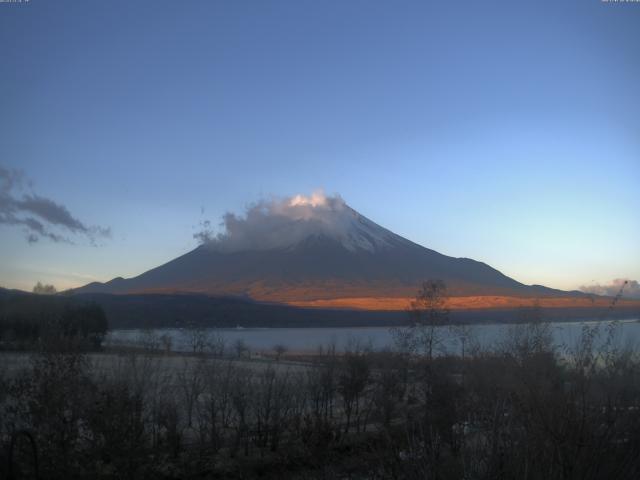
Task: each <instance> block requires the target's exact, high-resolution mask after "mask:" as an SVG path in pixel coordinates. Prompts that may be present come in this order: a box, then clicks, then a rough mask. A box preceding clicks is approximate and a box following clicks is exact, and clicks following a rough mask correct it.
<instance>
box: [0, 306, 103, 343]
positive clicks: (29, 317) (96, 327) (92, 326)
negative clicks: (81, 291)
mask: <svg viewBox="0 0 640 480" xmlns="http://www.w3.org/2000/svg"><path fill="white" fill-rule="evenodd" d="M107 328H108V322H107V317H106V315H105V313H104V310H103V309H102V307H100V306H99V305H98V304H96V303H94V302H87V303H78V302H70V301H69V300H68V299H65V298H60V297H54V296H40V295H31V294H16V295H11V296H6V297H3V298H0V349H4V350H8V349H9V350H21V349H33V348H34V346H35V345H36V344H38V343H39V342H56V341H60V340H64V341H67V342H75V343H78V344H79V345H84V346H85V347H86V348H90V349H97V348H100V346H101V345H102V341H103V339H104V337H105V335H106V333H107Z"/></svg>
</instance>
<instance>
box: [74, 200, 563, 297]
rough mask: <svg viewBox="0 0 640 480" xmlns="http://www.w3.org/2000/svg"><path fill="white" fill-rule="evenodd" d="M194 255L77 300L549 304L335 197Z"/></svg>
mask: <svg viewBox="0 0 640 480" xmlns="http://www.w3.org/2000/svg"><path fill="white" fill-rule="evenodd" d="M225 226H226V231H225V232H224V233H222V234H219V235H217V236H215V237H211V236H209V237H207V241H206V242H205V243H204V244H202V245H200V246H199V247H198V248H196V249H194V250H193V251H191V252H189V253H187V254H185V255H183V256H181V257H178V258H176V259H174V260H172V261H170V262H168V263H166V264H164V265H161V266H159V267H157V268H154V269H151V270H149V271H147V272H145V273H143V274H141V275H139V276H137V277H134V278H130V279H123V278H116V279H113V280H111V281H110V282H107V283H104V284H101V283H92V284H89V285H86V286H84V287H81V288H79V289H77V290H75V292H77V293H115V294H131V293H177V292H192V293H204V294H209V295H233V296H243V297H249V298H252V299H256V300H262V301H273V302H286V303H295V302H301V301H314V300H330V299H345V298H356V297H357V298H376V297H396V298H403V297H411V296H413V295H415V292H416V290H417V288H418V287H419V285H420V283H421V282H423V281H425V280H427V279H431V278H437V279H441V280H443V281H444V282H445V283H446V285H447V289H448V293H449V294H450V295H454V296H485V295H498V296H524V297H533V296H557V295H567V292H561V291H558V290H552V289H548V288H545V287H541V286H526V285H523V284H521V283H519V282H517V281H516V280H513V279H511V278H509V277H507V276H505V275H503V274H502V273H500V272H499V271H498V270H496V269H494V268H492V267H490V266H488V265H486V264H484V263H482V262H478V261H475V260H471V259H468V258H453V257H448V256H446V255H442V254H440V253H438V252H436V251H434V250H430V249H428V248H425V247H422V246H420V245H417V244H415V243H413V242H411V241H409V240H407V239H405V238H403V237H401V236H399V235H396V234H395V233H393V232H391V231H389V230H387V229H385V228H383V227H381V226H379V225H377V224H375V223H374V222H372V221H371V220H369V219H367V218H366V217H364V216H362V215H360V214H359V213H358V212H356V211H355V210H353V209H352V208H350V207H349V206H348V205H346V204H345V203H344V201H342V199H341V198H340V197H324V196H317V197H302V196H297V197H293V198H290V199H285V200H284V201H280V202H272V203H267V204H264V203H263V204H258V205H255V206H253V207H252V208H250V209H249V211H248V212H247V215H246V217H245V218H239V217H236V216H234V215H231V214H228V215H227V216H225Z"/></svg>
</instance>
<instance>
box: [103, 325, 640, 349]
mask: <svg viewBox="0 0 640 480" xmlns="http://www.w3.org/2000/svg"><path fill="white" fill-rule="evenodd" d="M584 325H588V326H589V327H592V328H593V327H597V328H598V330H599V332H600V335H599V337H598V339H597V341H596V346H598V344H599V343H600V344H601V343H602V342H604V341H605V338H606V336H607V332H608V329H607V326H609V325H611V322H586V323H578V322H571V323H568V322H567V323H553V324H551V325H550V328H551V331H552V336H553V341H554V343H555V345H557V346H558V347H569V348H571V347H573V346H575V345H576V342H577V341H578V339H579V337H580V333H581V332H582V328H583V326H584ZM517 328H521V327H518V326H516V325H508V324H489V325H470V326H468V327H467V330H468V333H469V335H468V337H467V338H469V340H467V348H468V347H469V346H471V345H473V344H475V345H477V346H479V347H480V348H482V349H487V348H492V347H495V346H496V345H498V344H499V343H500V342H501V341H504V340H505V339H506V338H508V336H509V335H510V334H512V333H513V331H514V329H517ZM614 331H615V335H614V342H615V345H617V346H618V347H621V348H622V347H631V348H635V347H637V346H638V345H640V319H635V318H634V319H628V320H620V321H617V322H616V328H615V330H614ZM200 332H202V333H203V334H204V337H205V339H214V340H217V341H218V342H219V341H220V339H223V341H224V343H225V344H226V345H227V346H228V348H229V349H232V348H233V345H234V344H236V343H237V342H238V341H243V342H244V344H245V345H246V346H247V347H248V348H249V349H250V350H251V351H252V352H260V351H272V350H273V348H274V347H275V346H276V345H282V346H284V347H286V349H287V350H289V351H297V352H312V351H315V350H317V349H318V347H320V346H325V347H326V346H327V345H335V346H336V348H337V350H339V351H343V350H345V348H348V347H349V346H350V345H351V346H353V345H354V344H358V345H360V346H369V347H371V348H373V349H376V350H380V349H384V348H390V347H392V346H393V337H392V334H391V332H390V330H389V328H386V327H347V328H246V329H243V328H237V329H231V328H215V329H204V330H202V331H200ZM438 332H439V334H440V337H441V338H442V345H443V349H444V351H446V352H448V353H455V352H457V351H458V350H459V349H460V338H459V334H458V333H457V332H456V331H455V329H452V328H450V327H439V329H438ZM162 336H164V338H165V340H166V339H167V338H169V339H170V343H171V349H172V350H174V351H190V350H191V349H192V346H191V342H192V335H191V334H190V333H189V331H187V330H184V329H173V328H162V329H151V330H113V331H111V332H109V334H108V336H107V339H106V344H107V345H111V346H116V345H128V346H136V345H138V346H139V345H141V344H143V343H144V342H145V341H146V340H145V339H149V338H156V339H160V338H161V337H162ZM160 348H162V346H161V345H160Z"/></svg>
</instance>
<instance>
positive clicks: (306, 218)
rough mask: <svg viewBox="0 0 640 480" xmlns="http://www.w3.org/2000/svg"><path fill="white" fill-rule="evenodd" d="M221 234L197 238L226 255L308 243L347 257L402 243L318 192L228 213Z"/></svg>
mask: <svg viewBox="0 0 640 480" xmlns="http://www.w3.org/2000/svg"><path fill="white" fill-rule="evenodd" d="M222 225H223V231H222V232H220V233H218V234H217V235H212V234H210V233H209V232H207V233H206V234H203V233H200V234H197V235H196V236H197V237H198V238H200V239H202V240H203V242H202V243H203V245H205V246H206V247H208V248H211V249H213V250H216V251H220V252H224V253H230V252H237V251H244V250H271V249H283V248H291V247H295V246H296V245H298V244H300V243H301V242H303V241H305V240H308V239H310V238H311V239H313V238H315V239H321V238H326V239H331V240H333V241H336V242H339V243H340V244H341V245H342V246H343V247H344V248H346V249H347V250H350V251H357V250H366V251H369V252H374V251H377V250H380V249H385V248H389V247H391V246H393V245H394V244H397V243H398V242H401V241H406V240H404V239H402V238H401V237H399V236H397V235H395V234H394V233H392V232H390V231H389V230H387V229H385V228H383V227H381V226H379V225H377V224H376V223H374V222H372V221H371V220H369V219H368V218H366V217H364V216H362V215H360V214H359V213H358V212H357V211H355V210H354V209H352V208H351V207H349V206H348V205H347V204H346V203H345V201H344V200H343V199H342V197H340V196H339V195H335V196H327V195H325V194H324V193H323V192H322V191H317V192H314V193H312V194H311V195H309V196H306V195H295V196H292V197H286V198H273V199H271V200H262V201H260V202H258V203H255V204H253V205H250V206H249V207H248V208H247V210H246V212H245V215H244V216H238V215H236V214H234V213H227V214H225V215H224V216H223V223H222Z"/></svg>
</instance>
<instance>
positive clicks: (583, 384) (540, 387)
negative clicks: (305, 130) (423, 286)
mask: <svg viewBox="0 0 640 480" xmlns="http://www.w3.org/2000/svg"><path fill="white" fill-rule="evenodd" d="M434 332H436V331H435V330H433V329H430V328H428V326H427V328H422V327H412V328H406V329H399V330H398V332H397V334H398V335H397V338H398V344H397V348H396V350H395V351H386V352H374V351H371V350H369V349H367V348H363V347H362V346H359V345H357V344H353V345H351V348H350V349H349V350H348V351H346V352H345V353H343V354H338V353H337V352H336V351H335V349H334V348H332V347H327V348H324V349H321V350H319V351H318V352H317V354H316V355H314V356H313V357H312V358H311V359H310V361H309V363H306V364H302V363H286V362H285V363H282V362H268V361H260V362H256V361H246V360H243V361H238V360H231V359H228V358H212V357H210V356H204V355H193V356H190V357H180V356H175V355H171V354H169V355H164V354H160V353H155V354H128V355H122V356H108V357H107V358H106V359H105V358H104V357H101V358H100V362H98V361H97V360H93V361H91V360H90V359H91V357H89V356H87V355H86V354H82V353H79V352H66V353H65V352H61V351H60V350H54V351H52V350H45V351H42V352H41V353H39V354H37V355H34V356H33V358H32V363H31V366H30V367H29V368H28V369H27V370H25V371H23V372H20V373H17V372H13V374H12V373H11V372H5V375H4V378H3V380H2V381H1V382H2V383H1V384H0V438H1V439H2V440H3V442H4V456H5V457H6V458H5V459H4V460H6V461H2V462H0V464H1V465H7V467H6V468H11V469H12V472H13V475H14V476H15V475H16V474H17V473H16V472H20V474H24V475H28V474H32V473H34V470H35V469H36V468H37V469H38V474H39V475H40V478H52V479H55V478H167V479H168V478H196V477H197V478H237V479H240V478H243V479H246V478H273V479H275V478H293V479H295V478H304V479H307V480H311V479H332V478H352V479H357V478H367V479H424V478H433V479H445V480H446V479H462V478H464V479H487V480H489V479H513V478H518V479H525V480H526V479H536V480H537V479H540V480H542V479H611V478H616V479H635V478H640V456H639V455H638V454H639V453H640V360H639V358H638V355H637V352H634V351H631V350H628V351H625V350H620V349H618V348H617V346H616V344H615V342H614V341H613V339H614V337H615V324H614V325H613V326H612V327H610V328H609V329H605V330H604V331H601V330H600V328H599V327H598V326H585V327H584V330H583V334H582V337H581V339H580V341H579V342H578V343H577V344H576V345H574V346H571V347H570V348H569V347H565V348H560V347H557V346H554V345H553V344H552V343H551V340H550V339H551V336H550V334H549V327H548V325H545V324H532V325H520V326H515V327H513V329H512V330H511V331H510V333H509V335H507V336H506V337H505V338H504V339H503V340H502V341H501V342H499V344H497V345H496V346H495V348H493V349H491V350H490V351H480V350H478V349H477V348H476V347H475V346H474V345H475V342H474V341H473V339H472V338H471V337H470V336H469V332H465V331H464V330H461V331H460V339H461V342H460V346H461V347H462V345H463V344H464V345H465V346H466V348H465V350H464V354H461V355H458V356H455V357H454V356H442V355H440V356H439V355H435V354H434V355H430V354H425V352H432V353H433V352H435V351H437V349H438V345H439V341H438V340H439V339H438V338H437V336H434V335H436V334H435V333H434ZM598 335H604V336H605V339H604V341H603V342H599V343H598V344H599V345H603V346H602V347H600V348H599V349H595V348H594V345H595V344H596V338H597V337H598ZM461 353H462V348H461ZM105 362H106V363H105ZM32 440H33V441H32ZM12 441H13V445H14V448H13V451H12V453H11V454H9V450H10V449H9V445H10V443H11V442H12ZM36 454H37V458H38V465H37V466H36V464H35V458H36ZM9 466H10V467H9ZM0 473H7V474H8V472H0ZM20 478H22V477H20Z"/></svg>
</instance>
